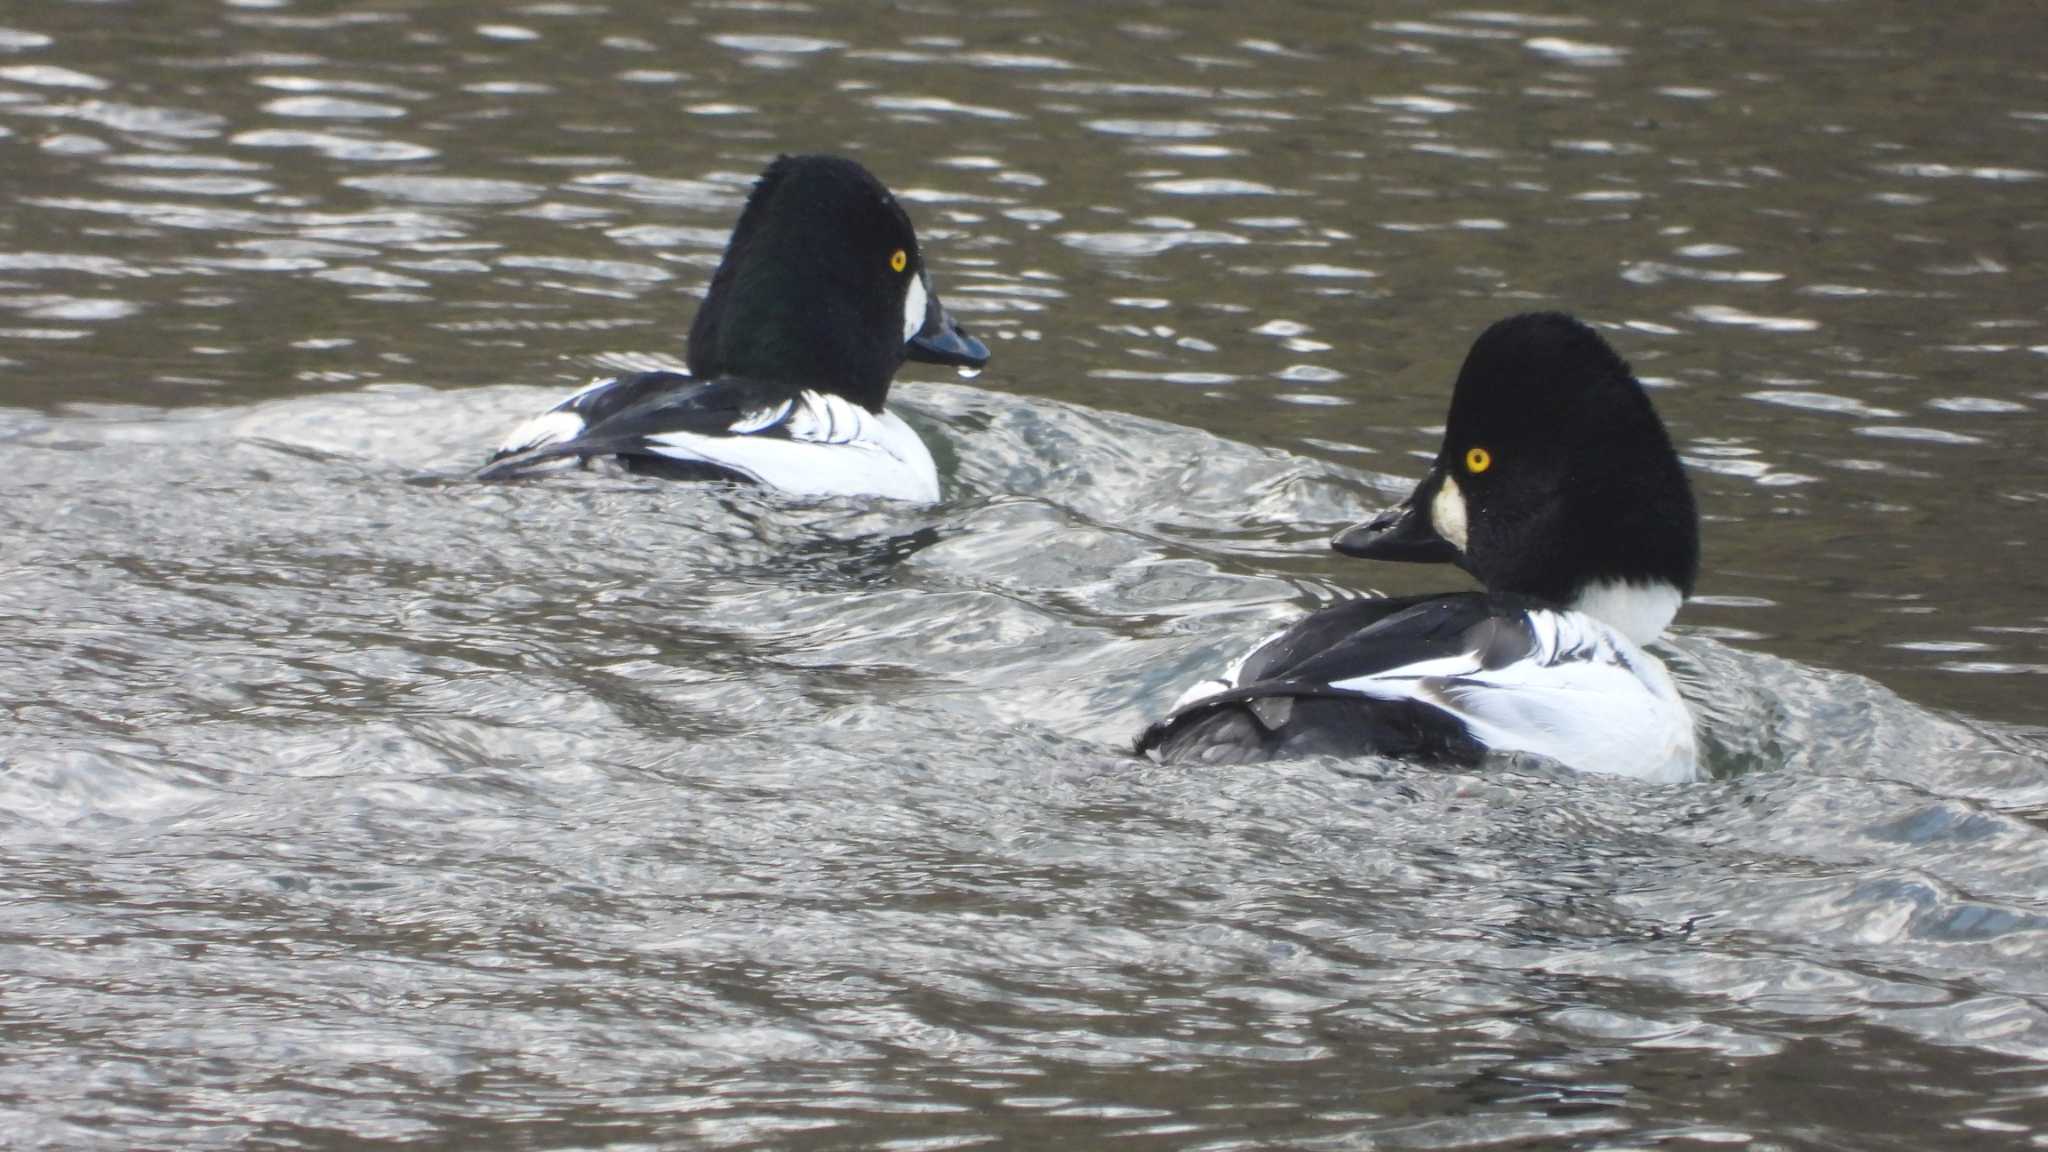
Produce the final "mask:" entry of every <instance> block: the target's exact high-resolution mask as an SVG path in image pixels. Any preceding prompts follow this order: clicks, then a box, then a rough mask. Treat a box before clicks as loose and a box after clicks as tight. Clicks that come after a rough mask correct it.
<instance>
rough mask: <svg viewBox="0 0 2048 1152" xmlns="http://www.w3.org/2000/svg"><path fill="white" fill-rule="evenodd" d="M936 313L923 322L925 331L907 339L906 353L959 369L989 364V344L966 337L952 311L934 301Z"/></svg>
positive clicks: (914, 358) (926, 361) (923, 361)
mask: <svg viewBox="0 0 2048 1152" xmlns="http://www.w3.org/2000/svg"><path fill="white" fill-rule="evenodd" d="M932 311H933V312H935V313H937V315H936V316H934V317H932V318H931V319H930V320H928V321H926V323H925V326H924V330H923V331H921V332H919V333H918V334H917V335H915V336H912V337H911V338H910V344H909V346H908V350H907V351H906V352H905V355H906V356H908V357H909V358H910V359H912V360H917V361H920V362H922V363H925V364H953V365H957V366H959V367H961V368H979V367H981V366H982V365H983V364H986V363H988V346H987V345H986V344H983V343H982V342H981V341H979V340H976V339H975V338H974V337H972V336H969V335H968V334H967V333H966V332H965V331H964V330H963V329H962V328H961V327H960V323H959V321H957V320H955V319H953V314H952V313H950V312H948V311H946V310H945V309H944V308H940V307H938V306H937V305H936V304H934V305H933V306H932Z"/></svg>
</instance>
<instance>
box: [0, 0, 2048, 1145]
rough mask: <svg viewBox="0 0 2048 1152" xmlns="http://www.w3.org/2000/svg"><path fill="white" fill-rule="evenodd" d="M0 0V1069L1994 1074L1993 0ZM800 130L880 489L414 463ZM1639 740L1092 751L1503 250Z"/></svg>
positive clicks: (391, 1086) (1332, 484) (2024, 527)
mask: <svg viewBox="0 0 2048 1152" xmlns="http://www.w3.org/2000/svg"><path fill="white" fill-rule="evenodd" d="M1656 12H1657V10H1654V9H1652V8H1648V7H1643V6H1637V5H1628V4H1581V5H1575V6H1566V5H1546V6H1542V7H1535V8H1526V7H1525V8H1515V9H1511V10H1510V9H1503V10H1490V11H1450V10H1439V9H1435V8H1432V7H1430V6H1426V5H1420V4H1413V5H1396V4H1386V5H1348V4H1306V3H1303V4H1288V5H1279V4H1272V5H1225V6H1216V7H1213V8H1211V7H1206V6H1204V7H1195V6H1189V5H1156V6H1155V5H1139V4H1098V5H1072V6H1038V7H1032V6H1011V7H991V6H981V5H960V6H957V7H939V6H918V7H905V8H898V7H882V6H878V5H866V4H862V5H853V4H848V5H843V6H841V5H832V4H823V3H774V2H770V3H701V4H690V5H678V4H664V3H632V2H625V0H617V2H612V3H544V4H531V5H525V6H503V5H486V4H466V3H436V4H428V3H425V2H424V0H415V2H405V0H382V2H376V3H370V2H363V3H356V4H320V5H315V4H299V5H294V4H289V3H284V2H280V0H230V2H227V3H201V2H199V0H152V2H151V3H147V4H144V3H140V2H136V3H128V4H120V3H113V4H106V3H68V2H59V0H35V2H30V0H7V2H5V3H0V639H4V643H0V709H4V713H0V715H4V717H5V723H4V725H0V827H4V829H5V832H4V836H0V853H4V855H0V1144H6V1145H8V1146H19V1147H64V1148H133V1147H148V1146H179V1147H229V1146H256V1147H302V1148H343V1147H363V1146H394V1145H401V1144H407V1145H425V1146H462V1147H479V1148H482V1147H492V1148H497V1147H520V1148H569V1147H599V1146H605V1147H738V1146H748V1147H775V1148H800V1149H810V1148H821V1149H822V1148H888V1149H900V1150H911V1149H942V1148H954V1147H968V1146H977V1145H998V1144H1009V1145H1016V1146H1026V1147H1029V1146H1042V1145H1050V1144H1053V1143H1055V1142H1065V1143H1067V1144H1069V1145H1071V1146H1077V1147H1098V1146H1109V1145H1115V1146H1118V1147H1125V1146H1128V1147H1134V1148H1144V1147H1158V1148H1167V1147H1172V1148H1228V1147H1298V1148H1367V1147H1378V1148H1476V1147H1501V1146H1536V1145H1540V1146H1546V1147H1548V1146H1556V1147H1573V1148H1588V1149H1592V1148H1644V1147H1717V1146H1747V1147H1755V1148H1840V1149H1852V1148H1853V1149H1867V1148H1897V1149H1924V1148H1942V1147H1955V1148H1966V1147H1968V1148H1992V1147H2042V1146H2044V1145H2048V897H2044V889H2048V728H2044V725H2048V709H2044V707H2043V704H2042V700H2043V691H2042V689H2043V684H2044V680H2043V673H2044V672H2048V577H2044V576H2043V574H2042V573H2043V569H2042V566H2041V564H2040V563H2039V560H2038V555H2039V553H2038V549H2039V547H2040V545H2041V544H2042V543H2043V541H2044V539H2048V531H2044V528H2048V519H2044V517H2043V505H2044V504H2048V463H2044V460H2043V457H2044V449H2048V437H2044V435H2043V431H2042V429H2043V424H2042V418H2041V412H2042V411H2043V410H2044V409H2048V371H2044V369H2048V313H2044V303H2048V291H2044V289H2048V283H2044V277H2043V271H2042V269H2043V267H2044V259H2043V257H2044V255H2048V252H2044V248H2048V211H2044V209H2048V151H2044V148H2043V143H2044V138H2048V68H2044V66H2043V64H2042V63H2041V58H2040V49H2039V46H2040V45H2041V44H2043V43H2048V8H2043V7H2041V6H2038V5H2019V4H2008V5H1954V6H1948V5H1944V6H1934V5H1913V4H1904V3H1877V2H1843V3H1834V4H1797V5H1795V4H1774V5H1753V4H1743V5H1737V4H1717V3H1694V4H1688V5H1684V6H1682V10H1681V11H1678V12H1675V13H1665V14H1653V13H1656ZM809 149H830V150H835V151H842V152H848V153H851V154H855V155H858V156H859V157H861V158H862V159H863V160H864V161H865V162H867V163H868V164H869V165H870V166H871V167H873V168H874V170H875V171H876V172H877V173H878V174H879V175H881V176H882V178H883V179H884V180H886V181H888V182H889V183H890V184H891V186H892V187H894V188H896V189H897V190H898V192H899V193H900V194H901V196H902V197H903V199H905V200H906V201H907V202H908V203H909V205H910V207H911V211H912V213H913V215H914V217H915V218H916V219H917V221H918V224H919V227H920V230H921V233H922V235H923V238H924V241H925V245H926V249H927V252H928V254H929V256H930V258H931V259H932V261H933V265H934V270H935V275H936V278H937V281H938V286H939V288H940V290H941V292H942V293H943V295H944V296H945V298H946V299H947V302H948V303H949V304H950V305H951V306H952V307H953V308H954V310H955V311H956V312H957V313H959V314H960V315H961V316H962V317H963V318H964V319H965V320H966V321H967V322H968V323H969V324H970V325H971V326H972V327H973V328H974V330H975V331H976V333H977V334H979V335H981V336H983V337H984V338H985V339H986V340H987V341H988V342H989V344H990V345H991V347H992V348H993V350H994V352H995V357H996V358H995V360H994V362H993V363H992V364H991V365H990V368H989V370H988V371H987V372H986V373H985V374H983V375H982V376H980V377H979V378H976V379H973V380H966V381H963V380H959V379H953V378H948V377H946V376H945V375H944V374H935V373H932V372H930V371H929V370H926V371H924V372H922V373H920V372H918V371H912V372H910V373H907V374H906V377H905V379H904V380H902V381H900V382H899V389H898V392H897V400H896V401H895V402H896V403H897V404H898V405H899V406H900V409H901V410H902V411H903V412H904V413H905V415H906V417H907V418H909V419H910V420H912V422H913V423H915V424H916V425H917V426H918V427H919V428H920V430H921V431H922V432H923V433H924V434H925V436H926V438H927V440H928V441H929V442H931V443H932V444H933V446H934V449H935V452H936V454H937V455H938V456H939V457H940V460H941V467H942V471H943V473H944V477H945V484H946V490H947V493H948V495H947V499H946V500H945V502H944V503H942V504H940V505H938V506H936V507H932V508H915V507H907V506H903V505H896V504H889V503H883V502H877V503H866V504H864V503H858V502H802V501H791V500H788V499H780V498H775V497H771V496H766V495H763V494H760V493H755V492H747V491H735V490H730V489H724V488H715V487H713V488H706V487H691V486H679V485H665V484H662V483H659V482H650V481H640V480H636V479H632V478H624V477H618V476H609V475H602V474H597V473H592V474H587V475H578V476H569V477H559V478H555V479H553V480H550V481H548V482H545V483H533V484H518V485H497V486H484V485H477V484H473V483H469V482H467V481H465V480H464V479H463V478H462V476H463V472H464V470H465V469H466V468H468V467H469V466H472V465H473V464H475V463H476V462H477V461H478V460H479V459H480V458H481V455H482V454H483V452H484V451H485V450H486V448H487V446H488V445H489V444H490V443H492V442H493V441H494V440H495V438H496V437H497V436H498V435H500V434H501V433H502V432H504V431H505V430H506V429H507V428H509V427H510V426H511V425H512V424H514V423H516V422H518V421H519V420H520V419H522V418H524V417H525V416H527V415H529V414H531V413H532V412H533V411H535V410H536V409H537V408H539V407H540V406H542V405H544V404H546V403H548V402H550V401H551V400H552V399H553V398H554V397H556V396H557V395H559V394H560V392H561V391H563V390H564V389H565V388H567V387H569V386H571V385H573V384H575V383H578V382H580V381H582V380H583V379H586V378H588V377H589V376H590V375H592V374H594V373H598V372H603V371H609V370H614V369H617V368H619V367H621V366H627V365H634V364H642V363H650V362H658V361H660V360H661V359H664V358H667V359H674V358H676V357H678V356H680V354H681V351H682V343H681V342H682V335H683V332H684V330H685V329H686V326H687V323H688V317H689V314H690V311H691V309H692V307H693V306H694V299H695V296H696V294H698V293H700V292H701V290H702V285H703V282H704V280H705V279H706V278H707V277H708V275H709V270H710V268H711V267H712V265H713V264H715V262H716V260H717V256H718V253H719V250H720V247H721V245H722V243H723V241H724V237H725V234H726V231H727V229H728V228H729V227H730V225H731V222H732V218H733V216H734V214H735V212H736V210H737V207H738V204H739V202H740V199H741V197H742V196H743V195H744V191H745V188H746V185H747V182H748V181H749V180H750V179H751V177H752V176H753V174H754V173H755V172H757V171H758V170H759V169H760V167H761V166H762V165H763V164H764V163H765V162H766V160H767V159H768V158H769V157H771V156H772V155H773V154H774V153H776V152H777V151H794V150H809ZM1532 307H1564V308H1568V309H1570V310H1572V311H1575V312H1577V313H1579V314H1581V315H1583V316H1585V317H1587V318H1588V319H1590V320H1593V321H1594V322H1596V323H1599V324H1602V325H1603V326H1605V327H1607V329H1608V331H1609V335H1610V337H1611V339H1612V340H1613V342H1614V343H1615V344H1616V345H1617V346H1618V347H1619V348H1620V349H1621V350H1622V351H1623V353H1624V354H1625V355H1627V356H1629V357H1630V358H1631V359H1632V360H1633V361H1634V363H1635V364H1636V366H1637V368H1638V370H1639V371H1640V372H1641V374H1642V375H1643V376H1644V378H1645V380H1646V382H1648V383H1650V384H1652V385H1653V387H1654V388H1655V390H1656V400H1657V402H1658V404H1659V407H1660V409H1661V410H1662V411H1663V412H1664V414H1665V417H1666V419H1667V421H1668V423H1669V424H1670V425H1671V427H1672V430H1673V433H1674V436H1675V437H1676V439H1677V440H1678V441H1679V444H1680V447H1681V450H1682V452H1683V453H1684V454H1685V456H1686V457H1687V459H1688V461H1689V463H1690V464H1691V465H1692V466H1693V478H1694V482H1695V484H1696V486H1697V488H1698V491H1699V496H1700V502H1701V505H1702V508H1703V510H1704V512H1705V515H1706V518H1707V522H1706V525H1705V548H1706V562H1705V571H1704V573H1703V576H1702V580H1701V592H1702V595H1701V597H1700V599H1698V600H1696V601H1695V602H1694V603H1693V604H1692V605H1691V606H1689V607H1688V608H1687V609H1686V611H1685V612H1684V613H1683V614H1682V615H1681V617H1680V627H1679V628H1678V629H1677V630H1676V634H1675V636H1674V637H1673V638H1672V639H1671V640H1670V641H1669V642H1668V643H1667V644H1665V645H1663V646H1662V651H1663V654H1664V655H1665V657H1666V659H1667V661H1668V663H1670V665H1671V666H1672V668H1673V670H1674V671H1675V672H1676V673H1677V674H1678V676H1679V678H1680V681H1681V687H1682V689H1683V690H1684V692H1685V694H1686V695H1687V697H1688V699H1689V700H1690V701H1691V703H1692V705H1693V708H1694V711H1695V714H1696V716H1697V717H1698V719H1699V722H1700V735H1701V739H1702V743H1703V746H1704V748H1705V750H1706V753H1707V756H1708V758H1709V762H1710V764H1711V766H1712V768H1713V772H1714V779H1712V780H1711V781H1708V782H1705V783H1702V784H1699V785H1694V786H1688V787H1680V788H1656V787H1645V786H1639V785H1635V784H1631V783H1628V782H1625V781H1615V780H1608V779H1599V778H1589V777H1580V776H1577V775H1574V774H1572V773H1569V772H1565V771H1562V770H1558V769H1555V768H1552V767H1548V766H1545V765H1542V764H1537V763H1507V764H1501V765H1496V766H1493V767H1490V768H1489V769H1488V770H1486V771H1482V772H1475V773H1469V774H1461V773H1446V772H1440V771H1429V770H1423V769H1416V768H1412V767H1409V766H1406V765H1402V764H1398V763H1390V762H1384V761H1373V760H1364V761H1355V762H1337V761H1300V762H1291V763H1282V764H1275V765H1270V766H1263V767H1258V768H1253V769H1243V770H1235V771H1231V772H1213V771H1210V772H1189V771H1186V770H1183V769H1175V768H1163V767H1159V766H1154V765H1149V764H1146V763H1144V762H1142V761H1138V760H1135V759H1132V758H1130V757H1128V756H1126V755H1125V754H1124V751H1123V750H1124V748H1125V747H1127V746H1128V742H1129V739H1130V738H1131V736H1132V735H1133V734H1134V733H1135V732H1136V731H1137V729H1138V728H1139V727H1141V726H1142V725H1143V724H1144V723H1145V722H1146V721H1147V720H1149V719H1151V718H1153V717H1155V716H1157V715H1158V714H1159V713H1160V711H1161V710H1162V709H1163V708H1164V706H1165V704H1166V702H1167V701H1169V700H1170V699H1171V698H1172V696H1173V695H1174V694H1176V693H1177V692H1178V691H1179V690H1180V688H1182V687H1183V686H1185V684H1186V683H1187V682H1188V681H1190V680H1191V679H1193V678H1194V677H1196V676H1197V675H1199V674H1201V673H1202V672H1204V671H1208V670H1212V669H1213V668H1214V667H1215V666H1216V665H1217V664H1218V663H1219V662H1221V661H1222V660H1224V659H1226V658H1228V657H1229V656H1231V655H1233V654H1235V652H1237V651H1239V650H1241V649H1242V647H1243V646H1244V645H1245V644H1246V643H1248V642H1249V641H1251V640H1252V639H1254V638H1255V637H1257V636H1259V635H1262V634H1264V633H1265V632H1266V631H1269V630H1271V628H1273V627H1274V626H1276V625H1277V624H1279V623H1281V622H1284V621H1286V620H1289V619H1292V618H1294V617H1295V616H1298V615H1299V614H1300V613H1301V612H1302V611H1304V610H1306V609H1307V608H1309V607H1312V606H1313V605H1315V604H1317V603H1320V602H1323V601H1326V600H1328V599H1330V598H1331V597H1333V596H1336V595H1338V594H1340V592H1342V591H1346V590H1361V589H1366V588H1377V589H1381V590H1384V591H1389V592H1412V591H1421V590H1426V589H1429V588H1434V587H1443V586H1447V582H1449V583H1455V581H1457V580H1458V579H1459V578H1458V577H1456V576H1455V574H1452V573H1446V572H1443V571H1438V570H1429V569H1404V568H1397V567H1388V566H1379V565H1368V564H1361V563H1358V562H1355V561H1344V560H1342V559H1341V558H1337V557H1333V556H1331V555H1330V554H1329V553H1328V552H1327V549H1326V541H1327V539H1328V537H1329V535H1330V533H1331V532H1332V531H1333V530H1335V529H1336V528H1337V527H1339V526H1341V525H1343V524H1345V523H1347V522H1349V521H1350V520H1351V519H1353V518H1355V517H1358V516H1360V515H1363V514H1365V513H1366V512H1368V511H1370V510H1372V509H1375V508H1378V507H1381V506H1383V505H1384V504H1386V503H1387V502H1388V501H1389V500H1391V499H1393V498H1395V497H1396V496H1398V494H1399V493H1400V492H1402V491H1403V490H1404V489H1405V486H1406V484H1407V483H1409V482H1410V481H1412V479H1413V478H1414V476H1416V475H1417V474H1418V473H1419V472H1420V470H1421V467H1422V458H1423V456H1425V455H1426V454H1427V453H1429V452H1430V451H1432V450H1433V448H1434V443H1435V426H1436V425H1437V424H1438V422H1439V421H1440V420H1441V417H1442V412H1443V407H1444V403H1445V400H1446V398H1447V396H1448V392H1449V383H1450V380H1451V377H1452V374H1453V373H1454V371H1455V369H1456V364H1457V360H1458V357H1459V356H1460V355H1461V354H1462V352H1463V349H1464V347H1465V345H1466V344H1467V343H1468V342H1469V341H1470V339H1471V338H1472V336H1473V335H1475V334H1476V333H1477V332H1478V331H1479V330H1480V328H1482V327H1483V326H1484V325H1485V324H1486V323H1487V322H1489V321H1491V320H1492V319H1495V318H1497V317H1498V316H1501V315H1504V314H1506V313H1508V312H1511V311H1516V310H1521V309H1526V308H1532Z"/></svg>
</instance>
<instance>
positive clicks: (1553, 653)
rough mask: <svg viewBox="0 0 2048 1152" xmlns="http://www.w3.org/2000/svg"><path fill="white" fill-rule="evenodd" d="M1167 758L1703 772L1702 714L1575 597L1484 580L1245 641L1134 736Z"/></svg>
mask: <svg viewBox="0 0 2048 1152" xmlns="http://www.w3.org/2000/svg"><path fill="white" fill-rule="evenodd" d="M1139 750H1140V751H1152V752H1154V753H1155V754H1156V755H1158V756H1160V758H1162V759H1168V760H1195V761H1215V762H1225V761H1239V760H1247V759H1265V758H1270V757H1273V756H1282V755H1307V754H1312V753H1336V754H1348V755H1359V754H1363V753H1381V754H1385V755H1392V756H1399V757H1406V758H1412V759H1420V760H1429V761H1436V762H1443V763H1452V764H1470V763H1476V762H1477V761H1478V759H1479V758H1480V757H1481V756H1482V755H1484V753H1485V752H1486V751H1488V750H1493V751H1503V752H1505V751H1517V752H1532V753H1536V754H1539V755H1543V756H1547V757H1550V758H1551V759H1554V760H1557V761H1559V762H1561V763H1563V764H1566V765H1568V766H1570V767H1573V768H1577V769H1579V770H1581V771H1585V772H1603V773H1610V774H1614V775H1622V776H1632V777H1636V778H1638V779H1644V780H1653V781H1659V782H1678V781H1684V780H1690V779H1692V778H1693V776H1694V773H1695V760H1694V744H1693V733H1692V719H1691V716H1690V714H1689V713H1688V712H1687V711H1686V709H1685V705H1684V703H1683V701H1681V700H1680V699H1679V697H1678V693H1677V689H1676V687H1675V686H1674V685H1673V684H1672V682H1671V677H1670V675H1669V673H1667V672H1666V671H1665V670H1664V666H1663V665H1662V664H1661V663H1659V662H1658V660H1657V659H1656V657H1654V656H1651V655H1650V654H1648V653H1646V652H1644V651H1643V650H1642V649H1640V648H1638V647H1636V646H1635V645H1634V644H1632V643H1630V642H1629V641H1628V639H1627V638H1625V637H1623V636H1622V635H1620V634H1619V633H1618V632H1616V631H1615V630H1614V629H1612V628H1609V627H1608V626H1606V625H1605V624H1602V623H1601V622H1599V621H1598V620H1596V619H1594V618H1593V617H1591V616H1587V615H1585V614H1583V613H1580V612H1570V611H1560V610H1557V609H1551V608H1545V607H1535V606H1520V605H1511V604H1503V603H1500V602H1498V601H1495V600H1491V599H1489V598H1488V597H1487V596H1485V595H1484V594H1482V593H1467V594H1463V595H1455V596H1431V597H1418V598H1410V599H1404V600H1364V601H1351V602H1348V603H1346V604H1340V605H1337V606H1335V607H1332V608H1327V609H1324V610H1322V611H1320V612H1316V613H1314V614H1312V615H1310V616H1309V617H1307V618H1306V619H1304V620H1302V621H1301V622H1300V623H1298V624H1296V625H1295V626H1294V627H1293V628H1290V629H1288V630H1286V631H1284V632H1281V633H1279V634H1278V635H1276V636H1274V637H1272V638H1270V639H1269V640H1267V641H1265V642H1264V643H1262V644H1260V645H1259V646H1258V647H1256V648H1254V649H1253V650H1252V651H1251V652H1250V653H1247V654H1246V656H1245V658H1244V659H1243V660H1242V661H1241V662H1240V665H1239V667H1238V668H1236V669H1233V675H1232V676H1231V678H1230V679H1229V681H1227V682H1221V683H1219V682H1216V681H1210V682H1207V683H1206V684H1204V685H1198V686H1197V688H1196V689H1195V690H1194V691H1191V692H1190V694H1189V696H1186V697H1183V698H1182V700H1181V701H1180V703H1179V704H1177V705H1176V706H1175V709H1174V711H1173V712H1172V713H1171V714H1170V715H1168V716H1167V718H1166V719H1164V720H1162V721H1160V722H1159V723H1157V724H1154V725H1153V726H1152V727H1151V728H1149V729H1147V730H1146V732H1145V734H1144V735H1143V736H1141V737H1140V738H1139Z"/></svg>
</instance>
